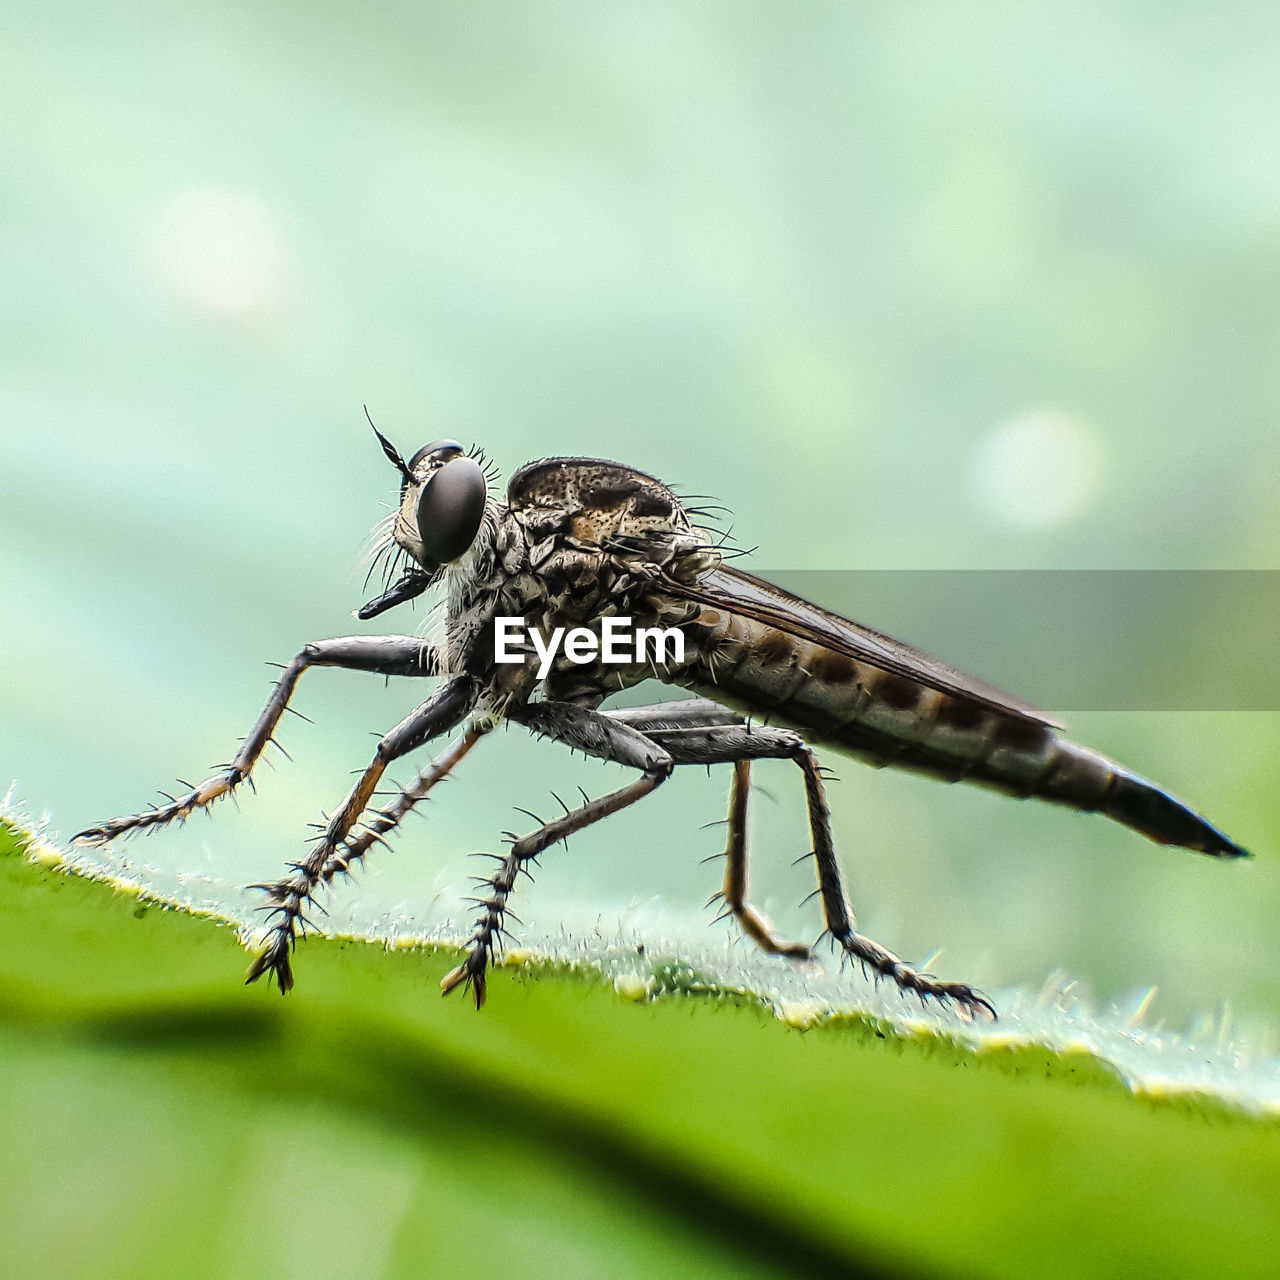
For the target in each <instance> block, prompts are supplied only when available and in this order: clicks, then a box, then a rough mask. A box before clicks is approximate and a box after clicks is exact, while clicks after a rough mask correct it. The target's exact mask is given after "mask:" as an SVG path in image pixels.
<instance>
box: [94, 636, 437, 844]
mask: <svg viewBox="0 0 1280 1280" xmlns="http://www.w3.org/2000/svg"><path fill="white" fill-rule="evenodd" d="M308 667H345V668H347V669H349V670H352V671H372V672H376V673H377V674H379V675H388V676H433V675H438V674H439V671H440V668H439V662H438V659H437V656H436V652H435V650H434V649H433V648H431V646H429V645H426V644H424V643H423V641H422V640H420V639H419V638H418V637H416V636H343V637H340V638H338V639H335V640H318V641H316V642H315V643H314V644H309V645H307V646H306V648H304V649H303V650H302V652H301V653H299V654H298V656H297V657H296V658H294V660H293V661H292V662H291V663H289V665H288V666H287V667H286V668H285V669H284V674H283V675H282V676H281V677H280V679H279V680H278V681H276V686H275V688H274V689H273V690H272V691H271V697H270V698H269V699H268V701H267V705H266V706H265V707H264V708H263V710H262V714H261V715H260V716H259V717H258V722H257V724H255V725H254V726H253V728H252V729H251V730H250V731H249V736H248V737H247V738H245V740H244V742H242V743H241V745H240V750H239V751H237V752H236V756H235V759H234V760H232V762H231V763H230V764H229V765H227V766H226V768H224V769H222V770H221V771H220V772H218V773H215V774H214V775H213V776H212V777H211V778H206V779H205V780H204V781H203V782H202V783H200V785H199V786H198V787H192V788H191V790H190V791H189V792H188V793H187V794H186V795H184V796H180V797H177V798H176V799H173V800H171V802H170V803H169V804H166V805H160V806H158V807H156V808H153V809H148V810H147V811H146V812H144V813H135V814H130V815H129V816H127V817H122V818H112V819H110V821H108V822H104V823H103V824H102V825H101V826H99V827H90V828H89V829H88V830H87V831H81V832H80V833H79V834H78V835H76V836H74V837H73V839H75V840H77V841H79V842H81V843H84V844H105V843H106V842H107V841H109V840H114V839H115V838H116V836H120V835H125V834H127V833H128V832H131V831H139V830H144V829H147V828H151V827H158V826H162V825H163V824H164V823H166V822H173V821H174V820H175V819H177V820H179V821H182V820H185V819H186V818H188V817H190V816H191V814H193V813H195V812H196V811H197V810H198V809H203V808H205V807H206V806H207V805H210V804H212V803H213V802H214V801H215V800H217V799H219V798H220V797H222V796H225V795H230V794H231V792H233V791H234V790H235V789H236V787H238V786H239V785H240V784H241V783H242V782H245V781H247V780H248V779H249V776H250V774H251V773H252V772H253V767H254V765H255V764H257V762H258V759H259V757H260V756H261V755H262V753H263V752H264V751H265V750H266V749H267V743H269V742H272V741H274V734H275V731H276V726H277V725H278V724H279V723H280V717H281V716H283V715H284V713H285V712H286V711H287V710H288V709H289V699H290V698H292V697H293V691H294V689H295V688H296V686H297V683H298V679H299V677H300V676H301V675H302V673H303V672H304V671H305V670H306V669H307V668H308Z"/></svg>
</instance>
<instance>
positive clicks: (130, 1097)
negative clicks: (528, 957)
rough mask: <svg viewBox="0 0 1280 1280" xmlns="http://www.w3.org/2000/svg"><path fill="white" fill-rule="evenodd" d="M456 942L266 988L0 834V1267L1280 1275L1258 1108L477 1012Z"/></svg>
mask: <svg viewBox="0 0 1280 1280" xmlns="http://www.w3.org/2000/svg"><path fill="white" fill-rule="evenodd" d="M24 854H25V856H24ZM33 854H34V855H35V856H33ZM456 960H457V956H456V953H455V952H453V951H451V950H450V949H448V948H437V947H423V948H420V949H404V948H401V949H396V950H392V951H388V950H386V949H385V948H384V947H382V946H381V945H376V944H370V943H367V942H361V941H352V940H328V939H311V940H308V941H306V942H305V943H304V944H303V945H302V946H300V948H299V951H298V955H297V960H296V965H295V969H296V974H297V978H298V987H297V989H296V990H295V991H294V992H293V993H292V994H291V995H290V996H289V998H288V999H285V1000H281V999H280V998H279V996H278V995H276V994H275V992H274V991H269V990H267V989H266V988H265V987H264V986H263V985H262V984H258V985H256V986H253V987H250V988H248V989H245V988H243V987H242V986H241V977H242V975H243V972H244V968H245V964H246V956H245V953H244V951H243V949H242V948H241V946H240V945H239V942H238V940H237V937H236V934H235V932H234V930H233V929H232V928H231V927H228V926H227V924H226V923H224V922H218V921H214V920H210V919H207V918H199V917H196V916H194V915H192V914H190V913H189V912H186V911H184V910H181V909H172V908H169V907H167V906H166V905H165V904H163V903H158V902H155V901H153V900H150V899H148V898H146V897H145V896H144V895H140V894H138V893H136V892H132V893H131V892H124V891H121V890H120V889H119V888H118V887H115V886H113V885H112V884H111V883H103V882H97V883H95V882H93V881H92V880H90V879H88V878H86V877H84V876H80V875H74V874H69V873H68V871H67V869H66V866H65V864H63V863H61V862H60V861H59V858H58V855H57V854H56V852H53V851H49V850H47V847H44V846H41V845H40V844H39V842H38V841H36V840H34V839H33V838H32V837H31V836H30V835H29V834H28V833H24V832H22V831H20V830H18V829H16V828H15V827H12V826H10V827H4V826H0V964H2V965H3V983H2V985H0V1084H2V1086H3V1087H2V1088H0V1099H2V1101H0V1214H3V1221H4V1223H5V1231H4V1236H3V1241H4V1243H3V1245H0V1263H2V1264H3V1267H2V1269H3V1270H4V1272H5V1273H6V1274H11V1275H41V1276H57V1275H76V1276H84V1275H95V1276H130V1277H137V1276H151V1275H156V1276H160V1275H165V1276H171V1275H173V1274H175V1273H180V1274H183V1275H184V1276H206V1275H207V1276H238V1275H245V1274H261V1275H269V1276H292V1275H297V1276H307V1277H315V1276H328V1275H333V1276H352V1275H361V1276H366V1275H369V1276H377V1275H390V1276H400V1275H405V1276H418V1275H446V1274H460V1275H461V1274H477V1273H479V1274H502V1273H508V1272H509V1273H513V1274H520V1275H524V1276H542V1275H546V1276H557V1277H562V1276H575V1275H582V1276H598V1275H610V1276H630V1275H635V1276H653V1275H662V1276H668V1275H670V1276H685V1275H687V1276H691V1277H692V1276H700V1277H713V1276H718V1275H726V1276H727V1275H733V1276H754V1275H761V1276H763V1275H774V1274H789V1273H805V1274H832V1273H838V1272H840V1271H844V1272H848V1271H850V1270H853V1269H858V1268H860V1269H863V1270H866V1271H868V1272H870V1273H871V1274H920V1273H922V1272H923V1273H925V1274H946V1275H951V1274H957V1273H960V1274H972V1275H993V1276H1025V1275H1028V1274H1036V1275H1039V1276H1046V1277H1048V1276H1058V1275H1061V1276H1078V1275H1081V1274H1090V1275H1109V1274H1116V1275H1120V1274H1124V1275H1132V1274H1134V1273H1135V1271H1137V1272H1141V1273H1145V1274H1158V1273H1162V1272H1163V1273H1170V1274H1177V1275H1179V1276H1191V1275H1201V1274H1204V1275H1209V1274H1213V1275H1222V1274H1231V1275H1234V1276H1242V1275H1265V1274H1270V1273H1271V1271H1272V1269H1273V1261H1274V1258H1273V1248H1274V1224H1275V1222H1276V1221H1277V1220H1280V1178H1277V1177H1276V1173H1277V1163H1278V1160H1277V1157H1278V1155H1280V1131H1278V1130H1277V1126H1276V1124H1275V1123H1274V1122H1273V1121H1267V1120H1259V1119H1254V1118H1250V1117H1248V1116H1245V1115H1244V1114H1243V1113H1240V1112H1234V1111H1232V1110H1230V1109H1228V1108H1226V1107H1224V1106H1221V1105H1218V1104H1214V1103H1211V1102H1209V1101H1202V1102H1201V1103H1200V1104H1197V1105H1187V1104H1186V1101H1185V1099H1184V1100H1183V1101H1182V1103H1181V1104H1180V1105H1177V1106H1172V1105H1158V1104H1157V1103H1155V1102H1153V1101H1151V1100H1150V1099H1144V1098H1139V1097H1136V1096H1134V1095H1133V1094H1132V1093H1131V1092H1130V1091H1129V1090H1128V1089H1127V1088H1126V1086H1125V1085H1124V1083H1123V1081H1122V1080H1121V1079H1120V1078H1119V1076H1117V1075H1116V1074H1115V1073H1114V1072H1112V1071H1110V1070H1109V1069H1107V1068H1105V1066H1102V1065H1100V1064H1099V1063H1098V1062H1097V1061H1096V1060H1095V1059H1092V1058H1081V1059H1079V1060H1072V1059H1071V1058H1070V1057H1069V1056H1064V1055H1062V1054H1060V1053H1057V1054H1055V1053H1052V1052H1050V1051H1048V1050H1040V1049H1036V1048H1035V1047H1034V1046H1027V1045H1021V1046H1014V1047H1010V1048H1009V1049H1008V1050H1007V1051H1003V1052H994V1051H988V1052H984V1053H977V1054H975V1053H973V1052H972V1051H971V1050H969V1049H966V1048H964V1047H963V1046H961V1045H959V1044H956V1043H952V1042H949V1041H947V1040H945V1039H941V1038H939V1037H938V1036H936V1035H931V1036H915V1037H911V1036H903V1035H898V1034H894V1033H893V1031H892V1030H891V1029H887V1028H886V1027H885V1026H884V1025H883V1024H881V1023H879V1022H877V1021H875V1020H871V1019H840V1020H835V1021H833V1022H829V1023H827V1024H824V1025H821V1026H818V1027H817V1028H815V1029H813V1030H810V1031H807V1032H803V1033H802V1032H800V1031H798V1030H795V1029H793V1028H789V1027H787V1026H786V1025H785V1024H784V1023H782V1022H781V1021H779V1020H778V1019H777V1018H775V1017H773V1016H772V1015H771V1014H770V1013H768V1012H767V1011H766V1010H764V1009H762V1008H761V1007H759V1005H758V1004H755V1003H753V1002H751V1001H749V1000H743V999H740V998H737V999H731V998H723V995H722V993H718V992H717V990H716V988H715V987H714V986H710V987H704V988H701V990H702V992H703V994H701V995H698V994H696V993H695V992H696V990H697V989H698V988H697V984H692V986H691V984H689V983H687V982H686V983H684V984H683V985H684V987H685V991H684V992H683V993H674V992H673V993H671V994H667V995H662V996H660V997H659V998H652V999H640V1000H637V999H626V998H623V996H622V995H620V994H619V993H618V992H616V991H614V990H613V989H611V988H610V987H609V986H608V985H607V984H606V983H605V982H603V981H602V980H601V979H600V978H599V976H598V975H597V976H592V975H590V974H584V973H582V972H572V971H569V970H568V969H566V968H565V967H564V966H553V965H541V966H537V965H534V966H529V965H522V966H514V967H505V968H501V969H499V970H498V971H497V972H496V973H495V974H494V975H493V977H492V980H491V983H490V999H489V1003H488V1005H487V1006H486V1007H485V1009H484V1010H483V1012H481V1013H479V1014H477V1013H476V1011H475V1010H474V1009H473V1008H471V1007H470V1006H469V1005H468V1004H467V1003H466V1002H465V1001H463V1000H460V999H458V998H456V997H454V998H451V999H449V1000H443V1001H442V1000H441V999H440V998H439V997H438V994H437V992H438V984H439V980H440V978H441V977H442V976H443V974H444V973H445V972H446V971H447V970H448V969H449V968H450V967H451V966H452V965H453V964H454V963H456ZM667 985H668V986H669V987H672V988H675V987H679V986H681V985H682V984H680V983H678V982H674V981H672V982H670V983H668V984H667ZM631 994H632V995H633V996H634V995H636V994H638V993H636V992H634V991H633V992H632V993H631Z"/></svg>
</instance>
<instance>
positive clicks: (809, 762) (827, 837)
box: [795, 747, 996, 1019]
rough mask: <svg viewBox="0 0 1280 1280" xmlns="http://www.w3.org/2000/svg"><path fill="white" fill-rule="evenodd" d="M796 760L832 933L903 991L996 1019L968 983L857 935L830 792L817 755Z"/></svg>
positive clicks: (969, 1014) (807, 753) (845, 949)
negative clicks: (901, 957)
mask: <svg viewBox="0 0 1280 1280" xmlns="http://www.w3.org/2000/svg"><path fill="white" fill-rule="evenodd" d="M795 761H796V763H797V764H798V765H799V766H800V768H801V769H802V770H803V771H804V789H805V799H806V801H807V802H808V807H809V830H810V832H811V833H812V836H813V857H814V862H815V863H816V864H817V870H818V891H819V893H820V894H821V895H822V909H823V913H824V915H825V917H826V922H827V932H828V933H829V934H830V935H831V936H832V938H834V939H835V941H836V943H837V944H838V945H839V946H840V948H841V950H842V951H843V952H844V954H845V955H846V956H849V957H852V958H853V959H855V960H857V961H859V962H860V963H861V964H863V965H869V966H870V967H871V969H872V970H873V971H874V972H875V974H876V977H877V978H890V979H892V981H893V982H895V983H896V984H897V986H898V987H899V989H900V990H902V991H911V992H914V993H915V994H916V995H917V996H919V997H920V998H921V1000H925V999H928V998H929V997H933V998H934V999H937V1000H942V1001H950V1002H951V1003H952V1004H954V1005H955V1006H956V1008H957V1010H959V1012H960V1013H961V1014H962V1015H964V1016H965V1017H968V1018H973V1017H974V1015H976V1014H978V1013H982V1014H985V1015H986V1016H988V1017H990V1018H993V1019H994V1018H995V1016H996V1011H995V1009H994V1008H993V1007H992V1006H991V1003H990V1002H989V1001H988V1000H987V999H986V998H985V997H984V996H982V995H981V994H980V993H979V992H977V991H975V990H974V989H973V988H972V987H970V986H968V985H966V984H965V983H963V982H943V981H942V980H941V979H939V978H935V977H934V976H933V974H931V973H924V972H922V971H920V970H918V969H913V968H911V967H910V966H909V965H906V964H904V963H903V962H902V961H901V960H899V959H898V957H897V956H895V955H894V954H893V953H892V952H891V951H887V950H886V949H885V948H884V947H882V946H881V945H880V944H879V943H878V942H873V941H872V940H871V939H870V938H866V937H863V935H862V934H860V933H856V932H855V931H854V920H853V911H852V909H851V908H850V906H849V898H848V895H847V894H846V892H845V887H844V877H843V875H842V874H841V871H840V863H839V861H838V860H837V858H836V852H835V846H834V844H833V843H832V839H831V811H830V809H829V808H828V806H827V795H826V788H825V787H824V786H823V783H822V774H821V772H820V771H819V768H818V760H817V757H816V756H815V755H814V754H813V752H812V751H810V750H809V749H808V747H804V748H802V749H801V751H799V752H798V753H797V755H796V757H795Z"/></svg>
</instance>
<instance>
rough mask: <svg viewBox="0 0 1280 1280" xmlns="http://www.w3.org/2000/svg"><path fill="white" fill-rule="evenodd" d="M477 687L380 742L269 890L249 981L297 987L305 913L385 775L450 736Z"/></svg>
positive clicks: (433, 705)
mask: <svg viewBox="0 0 1280 1280" xmlns="http://www.w3.org/2000/svg"><path fill="white" fill-rule="evenodd" d="M478 693H479V688H478V686H477V685H476V683H475V681H473V680H472V679H471V678H470V677H467V676H463V677H460V678H459V679H457V680H454V681H452V682H451V683H449V684H447V685H445V687H444V688H443V689H441V690H440V691H439V692H438V693H437V694H436V695H435V696H434V697H433V698H431V699H430V700H429V701H427V702H424V703H423V704H422V706H420V707H419V708H418V709H417V710H416V711H414V712H413V713H412V714H411V715H409V716H406V717H405V719H404V720H402V721H401V722H400V723H399V724H398V725H397V726H396V727H395V728H394V729H392V731H391V732H390V733H388V734H387V735H386V736H385V737H384V738H383V739H382V740H381V741H380V742H379V743H378V750H377V754H376V755H375V756H374V758H373V760H372V762H371V763H370V764H369V766H368V768H366V769H365V771H364V773H362V774H361V775H360V780H359V781H358V782H357V783H356V785H355V786H354V787H352V789H351V792H350V794H349V795H348V796H347V798H346V800H345V801H343V803H342V806H341V808H339V810H338V811H337V813H335V814H334V815H333V817H332V818H330V820H329V822H328V824H327V825H326V827H325V829H324V831H323V832H322V833H321V834H320V836H319V837H318V838H317V840H316V842H315V846H314V848H312V850H311V852H310V853H308V854H307V856H306V857H305V858H304V859H303V860H302V861H301V862H295V863H294V864H293V874H292V875H290V876H286V877H285V878H284V879H282V880H279V881H277V882H276V883H275V884H273V885H262V886H257V887H259V888H265V889H266V891H267V894H268V901H269V909H270V910H271V912H272V913H273V914H274V915H276V916H277V917H278V918H277V920H276V923H275V924H274V925H272V926H271V929H270V930H269V931H268V934H267V939H266V942H265V944H264V946H263V948H262V951H261V952H260V953H259V955H258V957H257V959H256V960H254V962H253V964H252V965H250V967H249V972H248V975H247V976H246V978H245V981H246V982H255V981H256V980H257V979H258V978H260V977H261V976H262V975H263V974H264V973H269V974H270V975H271V976H273V977H274V978H275V980H276V983H277V985H278V986H279V988H280V992H281V994H283V993H284V992H286V991H288V990H289V988H290V987H292V986H293V971H292V968H291V966H290V963H289V957H290V954H291V953H292V951H293V947H294V943H295V942H296V939H297V933H298V930H299V928H305V926H306V923H307V921H306V918H305V915H304V911H305V909H306V907H307V906H308V904H310V902H311V901H312V894H313V893H314V892H315V888H316V886H317V885H318V884H319V883H320V881H321V879H322V878H323V873H324V869H325V867H326V866H328V865H329V862H330V860H331V859H333V858H334V857H335V856H336V854H337V851H338V848H339V846H340V845H342V843H343V842H344V841H345V840H346V838H347V836H348V835H349V834H350V832H351V829H352V827H354V826H355V824H356V822H357V821H358V820H359V817H360V815H361V814H362V813H363V812H364V810H365V808H366V806H367V805H368V803H369V801H370V799H372V797H373V793H374V791H375V790H376V788H377V786H378V782H379V780H380V779H381V777H382V775H383V774H384V773H385V772H386V770H387V767H388V765H390V764H391V762H392V761H393V760H398V759H399V758H400V757H401V756H403V755H405V754H407V753H408V752H410V751H412V750H414V749H415V748H416V747H420V746H421V745H422V744H423V743H424V742H426V741H428V740H429V739H431V738H435V737H438V736H439V735H440V734H442V733H447V732H448V731H449V730H450V729H452V728H453V727H454V725H456V724H457V723H458V722H459V721H460V720H462V719H463V717H464V716H466V715H467V713H468V712H469V711H470V710H471V708H472V707H473V706H474V705H475V701H476V697H477V695H478Z"/></svg>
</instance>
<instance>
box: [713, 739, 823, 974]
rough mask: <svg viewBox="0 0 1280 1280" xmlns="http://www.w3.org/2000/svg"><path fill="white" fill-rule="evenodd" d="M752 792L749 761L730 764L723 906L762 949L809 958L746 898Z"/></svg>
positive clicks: (800, 943)
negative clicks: (748, 826) (748, 825)
mask: <svg viewBox="0 0 1280 1280" xmlns="http://www.w3.org/2000/svg"><path fill="white" fill-rule="evenodd" d="M750 794H751V761H750V760H737V761H735V762H734V765H733V786H732V789H731V790H730V792H729V838H728V840H727V841H726V843H725V849H724V892H723V894H722V895H721V896H722V897H723V899H724V905H725V910H726V911H728V912H729V913H730V914H731V915H732V916H733V918H734V919H735V920H737V922H738V924H739V926H740V927H741V929H742V932H743V933H745V934H746V935H747V937H748V938H750V939H751V941H752V942H754V943H755V944H756V946H758V947H759V948H760V949H761V951H765V952H767V953H768V954H769V955H774V956H789V957H790V958H791V959H792V960H808V959H809V958H810V956H811V954H812V953H811V952H810V950H809V948H808V947H806V946H805V945H804V943H802V942H787V941H786V940H785V939H783V938H781V937H779V935H778V934H777V932H776V931H775V930H774V927H773V922H772V921H771V920H770V919H769V917H768V916H766V915H765V914H764V912H763V911H761V910H760V909H759V907H756V906H753V905H752V904H751V903H750V902H748V901H747V797H748V796H749V795H750Z"/></svg>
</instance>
